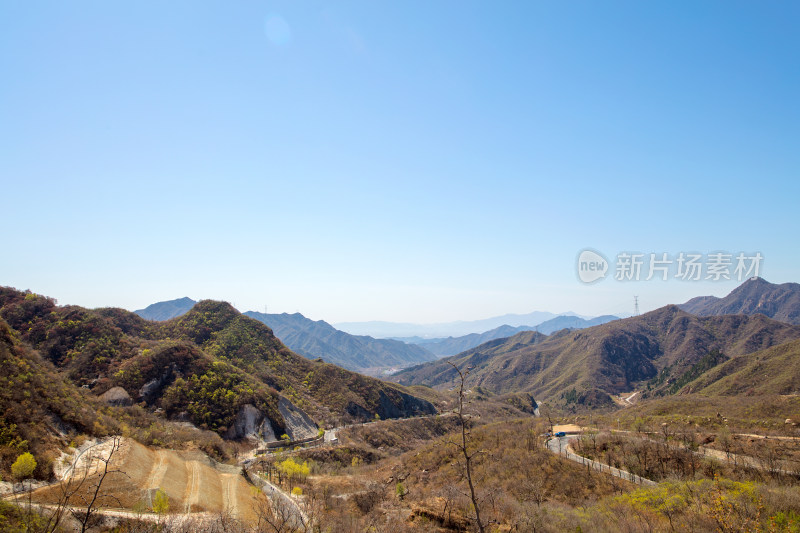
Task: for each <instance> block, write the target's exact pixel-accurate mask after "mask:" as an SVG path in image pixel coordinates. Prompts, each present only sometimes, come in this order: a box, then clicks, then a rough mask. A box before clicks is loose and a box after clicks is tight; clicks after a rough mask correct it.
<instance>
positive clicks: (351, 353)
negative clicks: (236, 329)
mask: <svg viewBox="0 0 800 533" xmlns="http://www.w3.org/2000/svg"><path fill="white" fill-rule="evenodd" d="M244 314H245V315H246V316H249V317H251V318H255V319H256V320H259V321H260V322H263V323H264V324H266V325H268V326H269V327H270V328H272V331H273V332H274V333H275V335H276V336H277V337H278V338H279V339H281V341H282V342H283V343H284V344H286V345H287V346H288V347H289V348H291V349H292V350H293V351H294V352H297V353H299V354H301V355H304V356H306V357H308V358H310V359H315V358H317V357H321V358H322V359H323V360H324V361H326V362H328V363H334V364H336V365H339V366H341V367H344V368H347V369H350V370H357V371H362V372H363V371H369V370H370V369H378V368H386V367H406V366H409V365H412V364H418V363H422V362H425V361H432V360H434V359H436V356H435V355H434V354H432V353H431V352H429V351H428V350H426V349H425V348H423V347H421V346H417V345H415V344H406V343H404V342H400V341H397V340H391V339H374V338H372V337H369V336H366V335H350V334H349V333H345V332H344V331H339V330H338V329H336V328H334V327H333V326H331V325H330V324H328V323H327V322H325V321H323V320H316V321H315V320H311V319H309V318H306V317H304V316H303V315H301V314H300V313H293V314H287V313H281V314H265V313H257V312H255V311H247V312H246V313H244Z"/></svg>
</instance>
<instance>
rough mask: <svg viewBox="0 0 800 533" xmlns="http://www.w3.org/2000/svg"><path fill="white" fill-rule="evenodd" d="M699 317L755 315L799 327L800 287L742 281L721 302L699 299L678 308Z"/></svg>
mask: <svg viewBox="0 0 800 533" xmlns="http://www.w3.org/2000/svg"><path fill="white" fill-rule="evenodd" d="M679 307H680V308H681V309H683V310H684V311H687V312H689V313H692V314H695V315H699V316H715V315H737V314H744V315H754V314H756V313H760V314H762V315H766V316H768V317H770V318H774V319H775V320H780V321H781V322H788V323H789V324H800V284H798V283H782V284H780V285H778V284H775V283H770V282H768V281H766V280H765V279H763V278H753V279H749V280H747V281H745V282H744V283H742V284H741V285H739V286H738V287H737V288H736V289H734V290H733V291H731V293H730V294H728V295H727V296H725V297H724V298H717V297H716V296H700V297H698V298H692V299H691V300H689V301H688V302H686V303H685V304H682V305H680V306H679Z"/></svg>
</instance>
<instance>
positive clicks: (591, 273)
mask: <svg viewBox="0 0 800 533" xmlns="http://www.w3.org/2000/svg"><path fill="white" fill-rule="evenodd" d="M607 272H608V261H607V260H606V258H605V257H603V256H602V255H601V254H600V253H598V252H595V251H594V250H589V249H587V250H583V251H582V252H581V253H580V254H579V255H578V279H580V280H581V281H582V282H584V283H594V282H595V281H599V280H601V279H603V278H605V277H606V273H607Z"/></svg>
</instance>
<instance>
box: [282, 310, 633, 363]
mask: <svg viewBox="0 0 800 533" xmlns="http://www.w3.org/2000/svg"><path fill="white" fill-rule="evenodd" d="M617 319H618V317H616V316H611V315H604V316H599V317H596V318H592V319H589V320H586V319H583V318H580V317H578V316H573V315H563V316H557V317H555V318H551V319H550V320H546V321H545V322H542V323H541V324H539V325H538V326H518V327H513V326H509V325H508V324H504V325H502V326H500V327H497V328H494V329H490V330H489V331H486V332H483V333H470V334H469V335H463V336H461V337H449V338H447V339H423V338H421V337H406V338H400V339H397V340H402V341H403V342H407V343H412V344H417V345H419V346H422V347H423V348H425V349H426V350H428V351H429V352H431V353H433V354H434V355H438V356H440V357H444V356H447V355H455V354H457V353H461V352H463V351H465V350H469V349H470V348H474V347H475V346H478V345H480V344H483V343H485V342H488V341H491V340H494V339H501V338H504V337H511V336H512V335H515V334H517V333H519V332H522V331H538V332H540V333H544V334H545V335H549V334H551V333H553V332H556V331H559V330H562V329H564V328H570V329H583V328H588V327H591V326H597V325H600V324H605V323H606V322H610V321H612V320H617ZM279 336H280V335H279Z"/></svg>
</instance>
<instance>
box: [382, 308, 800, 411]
mask: <svg viewBox="0 0 800 533" xmlns="http://www.w3.org/2000/svg"><path fill="white" fill-rule="evenodd" d="M796 338H800V327H798V326H793V325H790V324H786V323H783V322H778V321H775V320H772V319H770V318H768V317H765V316H763V315H754V316H747V315H725V316H722V317H715V316H714V317H697V316H694V315H691V314H689V313H687V312H685V311H682V310H681V309H679V308H678V307H677V306H674V305H670V306H665V307H663V308H660V309H657V310H655V311H651V312H649V313H646V314H644V315H641V316H637V317H631V318H627V319H621V320H616V321H613V322H609V323H606V324H603V325H598V326H593V327H590V328H586V329H582V330H577V331H570V330H561V331H559V332H556V333H554V334H552V335H550V336H543V335H542V334H540V333H539V334H536V333H534V332H523V333H519V334H517V335H515V336H513V337H510V338H508V339H499V340H495V341H490V342H489V343H487V344H484V345H481V346H478V347H475V348H473V349H471V350H468V351H466V352H463V353H461V354H458V355H455V356H452V357H448V358H445V359H442V360H439V361H435V362H432V363H425V364H422V365H417V366H415V367H411V368H408V369H405V370H402V371H400V372H398V373H396V374H395V375H393V376H392V379H393V380H396V381H398V382H399V383H401V384H405V385H412V384H422V385H428V386H432V387H438V388H446V387H448V386H451V385H452V383H453V381H452V380H453V378H454V370H453V369H452V367H451V366H450V364H449V363H454V364H456V365H457V366H459V367H464V368H465V367H471V368H472V370H471V372H470V375H469V378H468V382H469V385H470V386H481V387H483V388H486V389H487V390H489V391H491V392H493V393H507V392H530V393H532V394H533V395H534V396H535V397H536V398H537V399H542V400H546V401H551V402H556V403H560V404H566V405H569V404H584V405H588V404H592V405H595V406H597V405H602V404H605V405H610V404H611V399H610V396H611V395H613V394H619V393H622V392H628V391H630V390H633V389H634V388H636V387H643V386H646V385H647V384H648V383H649V382H650V383H652V384H651V385H650V386H651V388H653V389H654V390H653V392H651V393H649V394H656V393H657V392H658V390H660V389H659V387H660V388H661V389H663V388H665V387H667V386H668V385H669V384H670V383H671V382H670V380H675V379H677V378H678V377H679V376H681V375H683V374H684V373H685V372H686V371H688V370H689V369H690V368H691V367H692V365H694V364H695V363H697V362H698V361H699V360H700V359H701V358H702V357H704V356H706V355H707V354H708V353H709V352H710V351H712V350H720V351H722V352H724V353H725V354H726V355H728V356H730V357H733V356H737V355H742V354H746V353H751V352H755V351H758V350H760V349H764V348H768V347H771V346H773V345H776V344H780V343H782V342H785V341H788V340H792V339H796ZM659 378H661V382H658V380H659Z"/></svg>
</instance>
